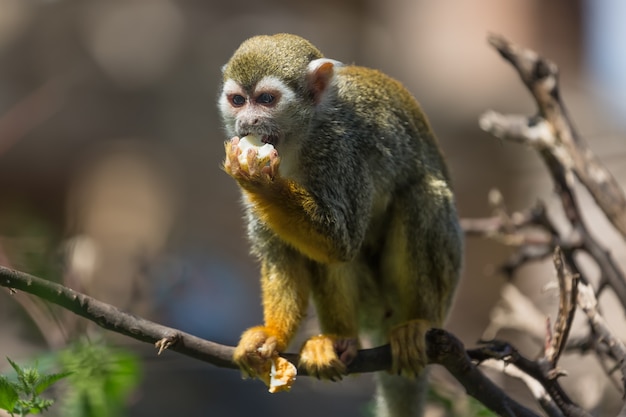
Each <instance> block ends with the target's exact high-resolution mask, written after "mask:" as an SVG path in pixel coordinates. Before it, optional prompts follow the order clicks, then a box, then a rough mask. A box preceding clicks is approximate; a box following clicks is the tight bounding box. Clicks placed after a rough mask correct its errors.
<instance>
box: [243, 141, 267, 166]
mask: <svg viewBox="0 0 626 417" xmlns="http://www.w3.org/2000/svg"><path fill="white" fill-rule="evenodd" d="M238 146H239V149H241V154H240V155H239V164H240V165H241V166H242V167H247V166H248V150H249V149H252V148H255V149H256V151H257V154H256V159H257V160H258V161H259V162H260V163H267V162H269V160H270V153H271V152H272V151H273V150H274V146H272V145H271V144H269V143H263V142H262V141H261V138H260V137H258V136H256V135H248V136H244V137H243V138H241V139H239V145H238Z"/></svg>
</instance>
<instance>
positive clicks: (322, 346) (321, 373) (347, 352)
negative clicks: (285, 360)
mask: <svg viewBox="0 0 626 417" xmlns="http://www.w3.org/2000/svg"><path fill="white" fill-rule="evenodd" d="M358 346H359V341H358V339H357V338H340V337H337V336H331V335H319V336H314V337H312V338H310V339H309V340H307V341H306V343H305V344H304V346H303V347H302V350H301V351H300V366H302V367H303V368H304V369H306V371H307V373H308V374H309V375H313V376H316V377H317V378H319V379H329V380H331V381H338V380H340V379H341V378H343V375H345V374H346V372H347V369H348V365H349V364H350V363H351V362H352V361H353V360H354V358H355V357H356V355H357V351H358Z"/></svg>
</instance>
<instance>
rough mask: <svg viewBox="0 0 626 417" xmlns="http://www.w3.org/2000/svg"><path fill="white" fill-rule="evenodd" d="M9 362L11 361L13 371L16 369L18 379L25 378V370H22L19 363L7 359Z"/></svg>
mask: <svg viewBox="0 0 626 417" xmlns="http://www.w3.org/2000/svg"><path fill="white" fill-rule="evenodd" d="M7 361H9V363H10V364H11V366H12V367H13V369H15V373H16V374H17V376H18V378H19V377H22V378H23V377H24V370H23V369H22V368H20V366H19V365H18V364H17V363H15V362H13V361H12V360H11V358H7Z"/></svg>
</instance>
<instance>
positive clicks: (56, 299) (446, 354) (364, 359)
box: [0, 266, 537, 417]
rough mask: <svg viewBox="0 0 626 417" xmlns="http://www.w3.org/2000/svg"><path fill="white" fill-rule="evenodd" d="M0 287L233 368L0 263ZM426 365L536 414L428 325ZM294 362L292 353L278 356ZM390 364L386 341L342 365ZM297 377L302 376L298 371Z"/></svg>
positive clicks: (491, 403)
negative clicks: (511, 397)
mask: <svg viewBox="0 0 626 417" xmlns="http://www.w3.org/2000/svg"><path fill="white" fill-rule="evenodd" d="M0 286H3V287H7V288H9V289H11V290H12V291H14V290H21V291H24V292H27V293H30V294H33V295H35V296H37V297H40V298H42V299H44V300H47V301H49V302H51V303H54V304H56V305H59V306H61V307H63V308H65V309H67V310H69V311H71V312H73V313H75V314H77V315H79V316H81V317H84V318H86V319H88V320H91V321H92V322H94V323H96V324H97V325H98V326H100V327H102V328H104V329H107V330H111V331H113V332H116V333H120V334H123V335H125V336H129V337H132V338H133V339H136V340H139V341H141V342H146V343H152V344H155V346H156V347H157V348H158V349H159V353H161V352H162V351H163V350H165V349H169V350H173V351H176V352H178V353H182V354H183V355H187V356H190V357H192V358H195V359H198V360H201V361H204V362H208V363H210V364H213V365H215V366H218V367H222V368H230V369H237V365H236V364H235V363H233V361H232V355H233V352H234V348H233V347H231V346H225V345H221V344H218V343H214V342H210V341H208V340H204V339H201V338H199V337H196V336H193V335H191V334H188V333H185V332H182V331H180V330H177V329H173V328H171V327H167V326H163V325H160V324H157V323H154V322H151V321H149V320H146V319H143V318H141V317H138V316H135V315H132V314H129V313H125V312H123V311H121V310H119V309H118V308H116V307H114V306H112V305H110V304H107V303H104V302H102V301H99V300H96V299H94V298H92V297H89V296H87V295H85V294H81V293H79V292H76V291H74V290H72V289H70V288H67V287H65V286H63V285H60V284H57V283H54V282H51V281H47V280H45V279H42V278H39V277H36V276H33V275H30V274H27V273H24V272H20V271H17V270H14V269H11V268H7V267H3V266H0ZM426 343H427V355H428V360H429V363H432V364H434V363H436V364H440V365H442V366H444V367H445V368H446V369H448V371H449V372H450V373H451V374H452V375H453V376H454V377H455V378H457V379H458V380H459V382H461V384H463V386H464V387H465V389H466V390H467V392H468V394H470V395H472V396H473V397H475V398H476V399H477V400H478V401H480V402H481V403H483V404H485V405H486V406H487V407H489V408H490V409H491V410H493V411H494V412H496V413H498V414H500V415H504V416H528V417H531V416H532V417H537V416H536V414H534V413H533V412H532V411H530V410H528V409H526V408H525V407H523V406H521V405H520V404H518V403H517V402H515V401H514V400H512V399H510V398H509V397H508V396H507V395H506V394H505V393H504V392H503V391H502V390H501V389H500V388H498V387H497V386H496V385H495V384H494V383H493V382H491V381H490V380H489V379H488V378H487V377H485V376H484V375H483V374H482V373H481V372H480V371H479V370H478V369H477V368H476V366H474V364H472V362H471V360H470V359H469V357H468V356H467V354H466V353H465V348H464V347H463V344H462V343H461V342H460V341H459V340H458V339H457V338H456V337H454V336H453V335H452V334H450V333H448V332H446V331H445V330H441V329H431V330H430V331H428V332H427V334H426ZM281 356H283V357H285V358H286V359H287V360H289V361H290V362H292V363H294V364H297V363H298V360H299V356H298V355H297V354H294V353H285V354H283V355H281ZM390 364H391V350H390V348H389V345H385V346H379V347H376V348H373V349H365V350H360V351H359V353H358V355H357V357H356V358H355V360H354V361H353V362H352V363H351V364H350V366H349V367H348V373H350V374H354V373H365V372H376V371H384V370H386V369H388V368H389V366H390ZM298 373H299V375H306V373H305V372H304V370H303V369H299V370H298Z"/></svg>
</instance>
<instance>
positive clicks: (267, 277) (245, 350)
mask: <svg viewBox="0 0 626 417" xmlns="http://www.w3.org/2000/svg"><path fill="white" fill-rule="evenodd" d="M253 239H254V236H253ZM269 249H270V250H271V251H272V253H271V254H265V255H266V256H265V257H263V258H262V259H263V262H262V265H261V292H262V296H263V315H264V321H265V322H264V325H262V326H256V327H252V328H250V329H248V330H246V331H245V332H244V333H243V335H242V336H241V340H240V342H239V344H238V346H237V348H236V350H235V353H234V357H233V359H234V360H235V362H237V363H238V364H239V366H240V367H241V369H242V370H243V371H244V372H245V373H246V374H248V375H249V376H263V375H267V374H269V366H270V365H271V363H270V360H271V359H273V358H275V357H276V355H278V353H279V352H284V351H285V349H286V348H287V345H288V344H289V342H290V341H291V339H292V338H293V336H294V334H295V333H296V331H297V329H298V326H299V324H300V322H301V321H302V318H303V317H304V316H305V314H306V310H307V306H308V298H309V284H310V278H309V276H310V271H309V268H308V261H307V260H306V259H304V257H302V256H301V255H299V254H297V253H293V250H292V249H290V248H287V247H285V246H284V244H282V243H281V242H274V243H273V244H272V247H271V248H269Z"/></svg>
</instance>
